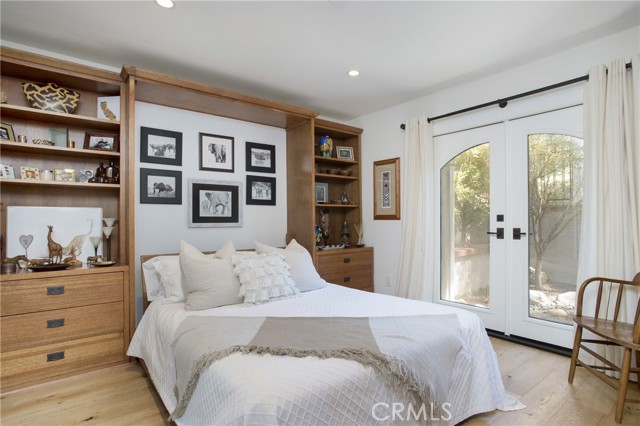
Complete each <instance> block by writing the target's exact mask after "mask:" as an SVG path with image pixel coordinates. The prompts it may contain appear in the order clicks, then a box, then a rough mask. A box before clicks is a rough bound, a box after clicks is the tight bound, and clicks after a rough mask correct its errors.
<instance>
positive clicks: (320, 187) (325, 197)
mask: <svg viewBox="0 0 640 426" xmlns="http://www.w3.org/2000/svg"><path fill="white" fill-rule="evenodd" d="M328 202H329V184H328V183H324V182H316V203H328Z"/></svg>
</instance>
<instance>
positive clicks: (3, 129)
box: [0, 123, 16, 141]
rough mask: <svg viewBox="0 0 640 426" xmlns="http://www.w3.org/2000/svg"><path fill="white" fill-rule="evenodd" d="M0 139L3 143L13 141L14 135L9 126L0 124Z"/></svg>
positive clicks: (11, 127)
mask: <svg viewBox="0 0 640 426" xmlns="http://www.w3.org/2000/svg"><path fill="white" fill-rule="evenodd" d="M0 139H2V140H3V141H15V140H16V135H15V134H14V133H13V126H12V125H11V124H6V123H0Z"/></svg>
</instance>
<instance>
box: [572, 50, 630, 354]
mask: <svg viewBox="0 0 640 426" xmlns="http://www.w3.org/2000/svg"><path fill="white" fill-rule="evenodd" d="M625 65H626V64H625V60H623V59H619V60H616V61H613V62H611V63H610V64H608V65H607V66H604V65H598V66H595V67H593V68H592V69H591V70H590V72H589V82H588V83H587V85H586V88H585V97H584V136H585V157H584V159H585V161H584V205H583V213H582V229H581V236H580V252H579V262H578V287H579V286H580V284H581V283H582V281H584V280H585V279H587V278H589V277H593V276H604V277H611V278H620V279H628V280H630V279H632V278H633V276H634V275H635V274H636V273H637V272H638V271H640V217H639V215H640V206H639V205H638V203H640V55H639V54H636V55H634V57H633V58H632V69H631V70H626V69H625V68H626V67H625ZM594 290H595V289H594ZM624 297H625V298H624V303H623V305H622V308H621V312H620V319H621V320H623V321H625V322H633V319H634V318H633V315H634V313H635V309H636V304H637V297H638V296H637V292H635V291H630V292H628V293H627V294H625V296H624ZM595 299H596V296H595V291H593V292H590V293H587V294H585V303H584V309H586V311H585V314H586V315H589V312H593V308H594V305H595ZM597 346H598V347H596V348H595V349H596V350H597V351H599V352H600V353H601V354H603V355H605V356H606V357H607V358H609V359H611V360H614V361H616V362H618V363H619V362H620V360H621V358H622V357H621V351H619V350H617V348H606V349H605V348H603V347H602V346H601V345H597Z"/></svg>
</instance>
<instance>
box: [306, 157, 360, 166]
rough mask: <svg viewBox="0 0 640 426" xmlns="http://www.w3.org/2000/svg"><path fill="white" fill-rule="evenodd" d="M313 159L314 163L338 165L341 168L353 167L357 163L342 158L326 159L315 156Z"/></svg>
mask: <svg viewBox="0 0 640 426" xmlns="http://www.w3.org/2000/svg"><path fill="white" fill-rule="evenodd" d="M314 159H315V160H316V163H326V164H340V165H341V166H353V165H356V164H358V162H357V161H353V160H344V159H342V158H327V157H323V156H321V155H316V156H315V157H314Z"/></svg>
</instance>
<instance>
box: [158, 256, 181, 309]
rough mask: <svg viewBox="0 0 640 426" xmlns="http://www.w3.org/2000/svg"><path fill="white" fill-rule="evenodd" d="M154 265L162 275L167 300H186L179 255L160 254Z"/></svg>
mask: <svg viewBox="0 0 640 426" xmlns="http://www.w3.org/2000/svg"><path fill="white" fill-rule="evenodd" d="M155 259H157V260H156V262H155V263H154V264H153V266H154V267H155V268H156V271H158V274H159V275H160V282H161V283H162V288H163V289H164V295H165V298H164V300H165V301H167V302H184V300H185V292H184V289H183V285H182V271H181V269H180V257H179V256H158V257H156V258H155Z"/></svg>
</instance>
